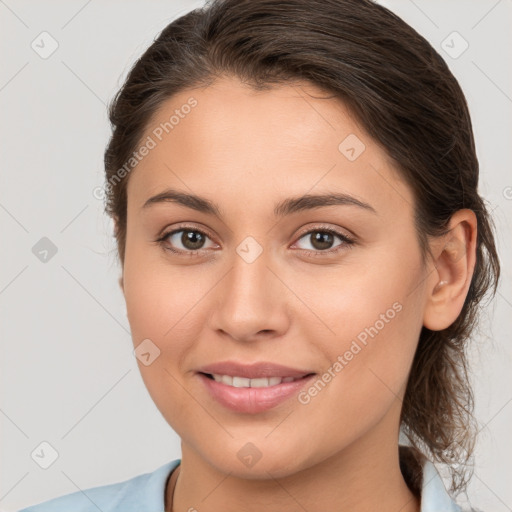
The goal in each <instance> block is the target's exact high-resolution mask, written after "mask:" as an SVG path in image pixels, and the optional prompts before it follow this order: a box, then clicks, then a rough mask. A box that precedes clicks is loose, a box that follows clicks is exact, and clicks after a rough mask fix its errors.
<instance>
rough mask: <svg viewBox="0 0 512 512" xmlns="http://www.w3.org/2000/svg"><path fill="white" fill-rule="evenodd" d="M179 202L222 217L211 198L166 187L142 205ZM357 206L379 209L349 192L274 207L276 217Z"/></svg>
mask: <svg viewBox="0 0 512 512" xmlns="http://www.w3.org/2000/svg"><path fill="white" fill-rule="evenodd" d="M168 202H170V203H177V204H180V205H182V206H185V207H187V208H190V209H192V210H196V211H198V212H201V213H206V214H209V215H214V216H216V217H218V218H219V219H222V214H221V211H220V208H219V206H218V205H217V204H215V203H213V202H212V201H210V200H209V199H206V198H204V197H200V196H197V195H195V194H188V193H184V192H180V191H178V190H174V189H166V190H164V191H163V192H160V193H159V194H157V195H155V196H153V197H150V198H149V199H148V200H147V201H146V202H145V203H144V204H143V206H142V209H146V208H149V207H150V206H153V205H155V204H160V203H168ZM344 205H348V206H357V207H359V208H362V209H364V210H367V211H369V212H372V213H374V214H376V215H377V211H376V210H375V208H373V206H371V205H369V204H368V203H365V202H364V201H361V200H359V199H357V198H355V197H353V196H351V195H349V194H343V193H337V194H336V193H329V194H314V195H313V194H306V195H303V196H299V197H289V198H288V199H285V200H283V201H280V202H279V203H277V204H276V205H275V207H274V216H275V217H284V216H286V215H290V214H292V213H296V212H300V211H305V210H312V209H315V208H322V207H325V206H344Z"/></svg>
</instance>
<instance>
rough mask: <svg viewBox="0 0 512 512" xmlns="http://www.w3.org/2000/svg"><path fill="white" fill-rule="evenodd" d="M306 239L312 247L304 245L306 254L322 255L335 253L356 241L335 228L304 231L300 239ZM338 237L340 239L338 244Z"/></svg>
mask: <svg viewBox="0 0 512 512" xmlns="http://www.w3.org/2000/svg"><path fill="white" fill-rule="evenodd" d="M302 239H304V240H306V241H308V242H309V245H310V247H307V246H306V247H302V249H303V250H304V251H305V252H306V254H311V255H315V256H316V255H321V254H322V253H333V252H337V251H338V250H342V249H344V248H348V247H349V246H350V245H352V244H353V243H354V241H353V240H351V239H350V238H348V237H347V236H345V235H343V234H342V233H339V232H338V231H335V230H333V229H326V228H322V229H314V230H311V231H308V232H307V233H304V234H303V235H302V236H301V237H300V238H299V240H302ZM336 239H338V240H340V242H339V243H337V244H336V245H334V244H335V242H336Z"/></svg>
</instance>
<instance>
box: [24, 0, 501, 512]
mask: <svg viewBox="0 0 512 512" xmlns="http://www.w3.org/2000/svg"><path fill="white" fill-rule="evenodd" d="M110 119H111V122H112V125H113V135H112V138H111V140H110V142H109V144H108V147H107V149H106V152H105V170H106V183H107V187H106V193H107V204H106V211H107V213H108V214H109V215H110V216H111V217H112V218H113V219H114V221H115V225H116V231H115V235H116V240H117V245H118V252H119V259H120V262H121V266H122V277H121V279H120V284H121V287H122V289H123V293H124V296H125V299H126V305H127V312H128V319H129V322H130V327H131V331H132V337H133V342H134V348H135V354H136V356H137V358H138V361H139V367H140V371H141V374H142V377H143V379H144V382H145V385H146V386H147V389H148V391H149V393H150V395H151V397H152V399H153V400H154V402H155V404H156V405H157V407H158V408H159V410H160V411H161V413H162V415H163V416H164V418H165V419H166V420H167V422H168V423H169V425H170V426H171V427H172V428H173V429H174V430H175V431H176V432H177V433H178V435H179V436H180V438H181V447H182V456H181V458H180V459H177V460H174V461H171V462H169V463H167V464H165V465H164V466H161V467H160V468H157V469H156V470H155V471H154V472H152V473H148V474H144V475H139V476H137V477H134V478H133V479H130V480H128V481H125V482H120V483H117V484H112V485H108V486H101V487H96V488H93V489H88V490H86V491H84V492H77V493H73V494H70V495H67V496H64V497H60V498H57V499H54V500H50V501H47V502H45V503H43V504H40V505H37V506H34V507H29V508H27V509H24V510H25V512H29V511H30V512H43V511H50V510H51V511H53V512H55V511H58V510H73V511H86V510H97V509H98V508H99V509H100V510H103V511H107V510H109V511H114V510H115V511H123V512H124V511H131V510H133V511H135V510H145V511H148V512H149V511H155V512H156V511H159V512H161V511H164V510H165V511H166V512H167V511H174V512H177V511H185V510H188V511H192V510H200V511H217V510H247V511H253V510H254V511H256V510H266V511H274V510H287V511H288V510H289V511H292V510H309V511H312V510H350V511H354V512H357V511H363V510H364V511H366V510H382V511H387V510H389V511H398V510H400V511H401V512H418V511H423V512H425V511H427V510H436V511H437V512H441V511H445V510H446V511H448V510H460V508H459V506H458V505H457V504H456V502H455V494H456V493H457V492H460V491H462V490H464V488H465V485H466V483H467V480H468V478H469V476H470V475H469V470H468V467H467V466H466V465H465V464H466V463H467V461H468V458H469V457H470V455H471V451H472V447H473V444H474V430H475V429H474V423H473V419H472V416H471V408H472V392H471V388H470V387H469V383H468V379H467V375H466V358H465V347H466V343H467V340H468V339H469V337H470V335H471V333H472V331H473V328H474V326H475V323H476V320H477V313H478V310H479V304H480V302H481V299H482V298H483V297H484V295H485V294H486V293H487V292H489V291H490V292H495V290H496V285H497V282H498V278H499V272H500V267H499V260H498V257H497V254H496V249H495V245H494V239H493V229H492V221H491V219H490V217H489V215H488V212H487V211H486V207H485V204H484V202H483V200H482V198H481V197H480V196H479V195H478V192H477V186H478V161H477V158H476V154H475V147H474V140H473V134H472V127H471V121H470V117H469V113H468V109H467V106H466V101H465V98H464V95H463V93H462V91H461V89H460V87H459V85H458V83H457V81H456V80H455V78H454V77H453V75H452V74H451V73H450V71H449V70H448V68H447V66H446V64H445V63H444V61H443V60H442V59H441V57H440V56H439V55H438V54H437V53H436V52H435V51H434V49H433V48H432V47H431V46H430V45H429V43H428V42H427V41H426V40H425V39H424V38H423V37H421V36H420V35H419V34H418V33H416V32H415V31H414V30H413V29H412V28H411V27H410V26H408V25H407V24H406V23H404V22H403V21H402V20H401V19H399V18H398V17H397V16H395V15H394V14H392V13H391V12H390V11H388V10H387V9H385V8H384V7H382V6H379V5H377V4H374V3H372V2H370V1H366V0H331V1H325V0H285V1H283V0H279V1H278V0H251V1H249V0H242V1H241V0H224V1H219V0H218V1H213V2H211V3H210V4H208V5H206V6H205V8H203V9H197V10H195V11H192V12H190V13H188V14H187V15H185V16H183V17H181V18H179V19H177V20H175V21H173V22H172V23H171V24H170V25H169V26H167V27H166V28H165V29H164V30H163V31H162V33H161V34H160V35H159V37H158V38H157V39H156V40H155V42H154V43H153V44H152V45H151V46H150V48H149V49H148V50H147V51H146V52H145V53H144V55H143V56H142V57H141V58H140V59H139V60H138V61H137V62H136V64H135V65H134V67H133V69H132V70H131V72H130V74H129V76H128V77H127V79H126V82H125V84H124V85H123V87H122V88H121V90H120V91H119V93H118V94H117V96H116V98H115V99H114V101H113V103H112V105H111V109H110ZM400 434H401V435H402V438H399V435H400ZM434 462H440V463H445V464H448V465H449V466H448V467H449V468H450V470H451V475H452V485H451V487H450V489H445V487H444V485H443V481H442V480H441V477H440V475H439V473H438V472H437V470H436V468H435V466H434V464H433V463H434Z"/></svg>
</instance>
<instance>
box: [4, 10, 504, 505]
mask: <svg viewBox="0 0 512 512" xmlns="http://www.w3.org/2000/svg"><path fill="white" fill-rule="evenodd" d="M202 3H203V2H202V1H197V2H192V1H185V0H181V1H169V0H167V1H152V2H142V1H141V0H139V1H133V0H132V1H126V0H124V1H122V2H121V1H120V0H119V1H111V0H109V1H106V0H102V1H101V2H100V1H99V0H92V1H91V0H89V1H84V0H73V1H68V2H64V1H59V2H56V1H53V2H50V1H46V2H44V3H43V2H35V1H33V2H28V1H23V0H0V19H1V29H0V38H1V39H2V40H1V48H2V65H1V66H0V107H1V113H2V123H1V124H0V130H1V134H0V140H1V146H2V158H1V161H0V163H1V166H2V168H1V169H2V172H1V186H0V222H1V226H2V251H1V266H0V308H1V309H0V311H1V324H0V329H1V331H0V332H1V341H2V343H1V354H0V365H1V367H0V369H1V374H0V378H1V381H0V383H1V388H0V390H1V394H0V428H1V434H2V435H1V445H0V446H1V457H0V461H1V465H0V510H3V511H14V510H17V509H18V508H20V507H22V506H26V505H29V504H32V503H35V502H39V501H42V500H46V499H49V498H53V497H55V496H57V495H61V494H64V493H69V492H74V491H77V490H79V489H85V488H87V487H91V486H96V485H103V484H107V483H113V482H117V481H121V480H124V479H127V478H130V477H132V476H134V475H136V474H139V473H142V472H146V471H152V470H153V469H155V468H156V467H157V466H159V465H161V464H164V463H165V462H167V461H169V460H171V459H174V458H178V457H180V447H179V439H178V437H177V435H176V434H175V433H174V432H173V431H172V430H171V429H170V427H169V426H168V424H167V423H166V422H165V420H164V419H163V418H162V417H161V415H160V413H159V412H158V410H157V408H156V406H155V405H154V404H153V402H152V400H151V398H150V397H149V395H148V393H147V391H146V389H145V387H144V384H143V382H142V379H141V377H140V375H139V372H138V368H137V365H136V360H135V358H134V357H133V354H132V350H133V347H132V342H131V338H130V334H129V326H128V321H127V318H126V310H125V305H124V301H123V296H122V294H121V291H120V289H119V287H118V282H117V279H118V276H119V274H120V270H119V268H118V266H117V263H116V259H115V252H114V251H115V246H114V240H113V238H112V235H111V233H112V224H111V221H110V220H109V219H108V218H107V217H106V216H105V215H104V214H103V211H102V209H103V203H102V201H101V200H99V199H97V198H96V197H95V194H94V191H95V189H96V187H101V186H102V184H103V177H102V173H103V170H102V158H103V150H104V147H105V144H106V142H107V140H108V137H109V134H110V131H109V130H110V129H109V125H108V122H107V117H106V103H107V102H108V101H109V100H110V99H111V97H112V96H113V94H114V93H115V91H116V90H117V88H118V87H119V86H120V85H121V83H122V80H123V79H124V77H125V76H126V73H127V71H128V69H129V67H130V65H131V64H132V63H133V62H134V60H135V59H136V58H137V57H138V56H139V55H140V54H141V53H142V52H143V50H144V49H145V48H146V47H147V46H148V45H149V44H150V43H151V41H152V40H153V38H154V37H155V36H156V35H157V33H158V32H159V31H160V30H161V29H162V28H163V27H164V26H166V25H167V24H168V23H169V22H170V21H171V20H172V19H174V18H175V17H177V16H180V15H182V14H184V13H185V12H187V11H189V10H191V9H193V8H195V7H198V6H200V5H202ZM382 3H383V4H384V5H386V6H387V7H389V8H391V10H393V11H394V12H396V13H397V14H398V15H399V16H401V17H402V18H403V19H404V20H405V21H407V22H408V23H409V24H411V25H412V26H413V27H415V28H416V29H417V30H418V31H419V32H420V33H421V34H423V35H424V36H425V37H426V38H427V39H429V41H430V42H431V43H432V44H433V46H434V47H435V48H436V49H437V50H438V51H439V52H440V53H441V54H442V55H443V57H444V58H445V59H446V61H447V62H448V64H449V66H450V67H451V69H452V70H453V72H454V74H455V75H456V77H457V78H458V79H459V80H460V82H461V85H462V87H463V89H464V91H465V93H466V96H467V99H468V103H469V106H470V110H471V114H472V119H473V123H474V128H475V135H476V140H477V147H478V155H479V159H480V163H481V169H482V175H481V185H480V187H481V194H482V195H483V196H484V197H485V198H486V199H487V200H488V202H489V205H490V208H491V209H492V211H493V215H494V218H495V222H496V226H497V229H498V241H497V242H498V248H499V251H500V254H501V259H502V262H503V281H502V283H501V287H500V289H499V294H498V295H497V299H496V301H495V302H494V303H493V304H492V306H490V307H489V308H487V310H486V314H485V316H484V318H483V322H482V327H481V333H480V334H479V336H478V337H477V339H475V342H474V344H473V349H472V360H473V361H474V364H473V368H474V375H473V380H474V385H475V394H476V405H477V409H476V413H477V417H478V420H479V422H480V425H481V428H482V430H481V433H480V436H479V440H478V445H477V452H476V464H475V474H474V477H473V480H472V482H471V484H470V487H469V496H470V498H471V499H472V502H473V504H474V505H476V506H478V507H479V508H482V509H483V510H484V511H487V512H490V511H492V512H502V511H507V510H512V486H510V465H509V461H510V460H511V459H512V443H511V441H510V434H509V432H510V426H511V425H512V421H511V420H512V403H511V401H512V386H511V378H510V373H511V369H512V361H511V350H510V327H511V318H512V287H511V279H510V267H509V266H506V265H505V262H510V261H512V260H511V244H510V233H511V225H510V219H511V218H512V215H511V213H512V175H511V172H510V164H511V156H510V145H511V141H512V138H511V135H512V133H511V132H512V122H511V120H512V116H511V113H512V99H511V98H512V78H511V74H510V62H512V55H511V49H512V41H511V39H512V38H511V35H510V33H511V28H512V27H511V20H512V2H511V0H500V1H496V0H492V1H491V0H490V1H472V2H469V1H455V0H450V1H446V0H444V1H441V0H438V1H432V0H429V1H420V0H414V1H412V0H402V1H398V0H396V1H392V0H388V1H386V2H382ZM43 31H47V32H48V33H49V34H51V36H52V38H54V39H55V40H56V41H57V42H58V45H59V46H58V48H57V50H56V51H55V52H54V53H53V54H52V55H51V56H49V57H48V58H46V59H43V58H42V57H41V56H40V55H39V54H38V53H36V51H34V50H33V49H32V47H31V44H32V41H34V40H35V41H36V42H35V43H34V44H38V45H39V47H40V50H39V51H43V48H42V47H43V44H44V51H48V50H49V49H50V48H51V46H50V40H49V39H46V40H44V41H43V42H41V37H47V36H41V37H40V36H39V34H41V32H43ZM453 31H457V32H458V33H459V34H460V35H461V36H462V37H463V38H464V40H465V41H467V43H468V44H469V47H468V48H467V50H466V51H465V52H464V53H462V54H461V55H460V56H457V58H454V57H453V55H452V56H450V55H449V54H447V53H446V51H445V50H444V49H443V47H442V42H443V41H445V40H446V41H448V44H450V45H451V46H452V49H451V50H450V51H451V52H452V54H455V53H458V52H460V50H461V49H462V48H463V46H461V45H463V44H464V43H463V41H462V40H460V39H457V36H455V39H453V37H454V36H450V34H452V32H453ZM448 36H450V38H449V39H446V38H447V37H448ZM445 44H446V43H445ZM43 237H47V238H48V239H49V240H51V242H52V244H54V246H55V247H56V249H57V252H56V254H54V255H52V252H51V250H50V252H48V254H46V260H47V261H46V262H43V261H41V260H40V258H44V257H45V253H44V252H40V251H42V250H43V249H44V247H43V246H41V245H36V244H38V243H39V244H43V245H44V244H45V243H46V244H48V242H47V241H46V242H45V241H43V242H40V240H41V238H43ZM34 246H36V249H34V252H36V253H37V254H34V252H33V247H34ZM43 441H46V442H48V443H50V444H51V445H52V446H53V447H54V449H55V450H56V451H57V452H58V458H57V460H56V461H55V462H54V463H53V464H52V465H51V466H50V467H48V469H43V468H41V467H40V465H38V464H37V463H36V462H35V460H34V459H36V460H37V457H36V456H34V459H33V458H32V457H31V453H33V452H34V450H36V449H37V450H39V452H38V453H40V450H41V448H40V443H41V442H43ZM38 447H39V448H38ZM43 448H44V446H43ZM37 450H36V451H37ZM44 453H45V454H46V455H45V457H48V454H49V453H50V450H49V449H46V450H44ZM43 458H44V457H43ZM43 458H41V459H39V461H40V463H42V464H44V460H42V459H43ZM46 462H49V460H47V461H46Z"/></svg>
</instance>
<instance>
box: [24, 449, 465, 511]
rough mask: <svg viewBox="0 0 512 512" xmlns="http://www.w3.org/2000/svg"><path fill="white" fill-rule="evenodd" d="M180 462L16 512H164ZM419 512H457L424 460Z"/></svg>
mask: <svg viewBox="0 0 512 512" xmlns="http://www.w3.org/2000/svg"><path fill="white" fill-rule="evenodd" d="M180 462H181V459H175V460H173V461H171V462H167V463H166V464H164V465H163V466H160V467H159V468H157V469H155V470H154V471H152V472H151V473H144V474H141V475H138V476H135V477H133V478H130V479H129V480H124V481H122V482H118V483H115V484H109V485H101V486H98V487H91V488H89V489H85V490H84V491H77V492H73V493H71V494H66V495H64V496H60V497H58V498H54V499H51V500H48V501H45V502H43V503H40V504H38V505H33V506H31V507H28V508H24V509H23V510H19V511H18V512H98V510H101V511H102V512H165V510H164V495H165V485H166V481H167V477H168V476H169V474H170V472H171V471H172V470H173V469H174V468H176V467H177V466H178V465H179V464H180ZM421 512H461V508H460V507H459V506H458V505H456V504H455V502H454V501H453V500H452V498H451V497H450V495H449V494H448V493H447V491H446V489H445V487H444V484H443V481H442V479H441V476H440V475H439V473H438V471H437V469H436V468H435V466H434V465H433V464H432V463H431V462H430V461H429V460H427V459H424V463H423V483H422V491H421Z"/></svg>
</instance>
